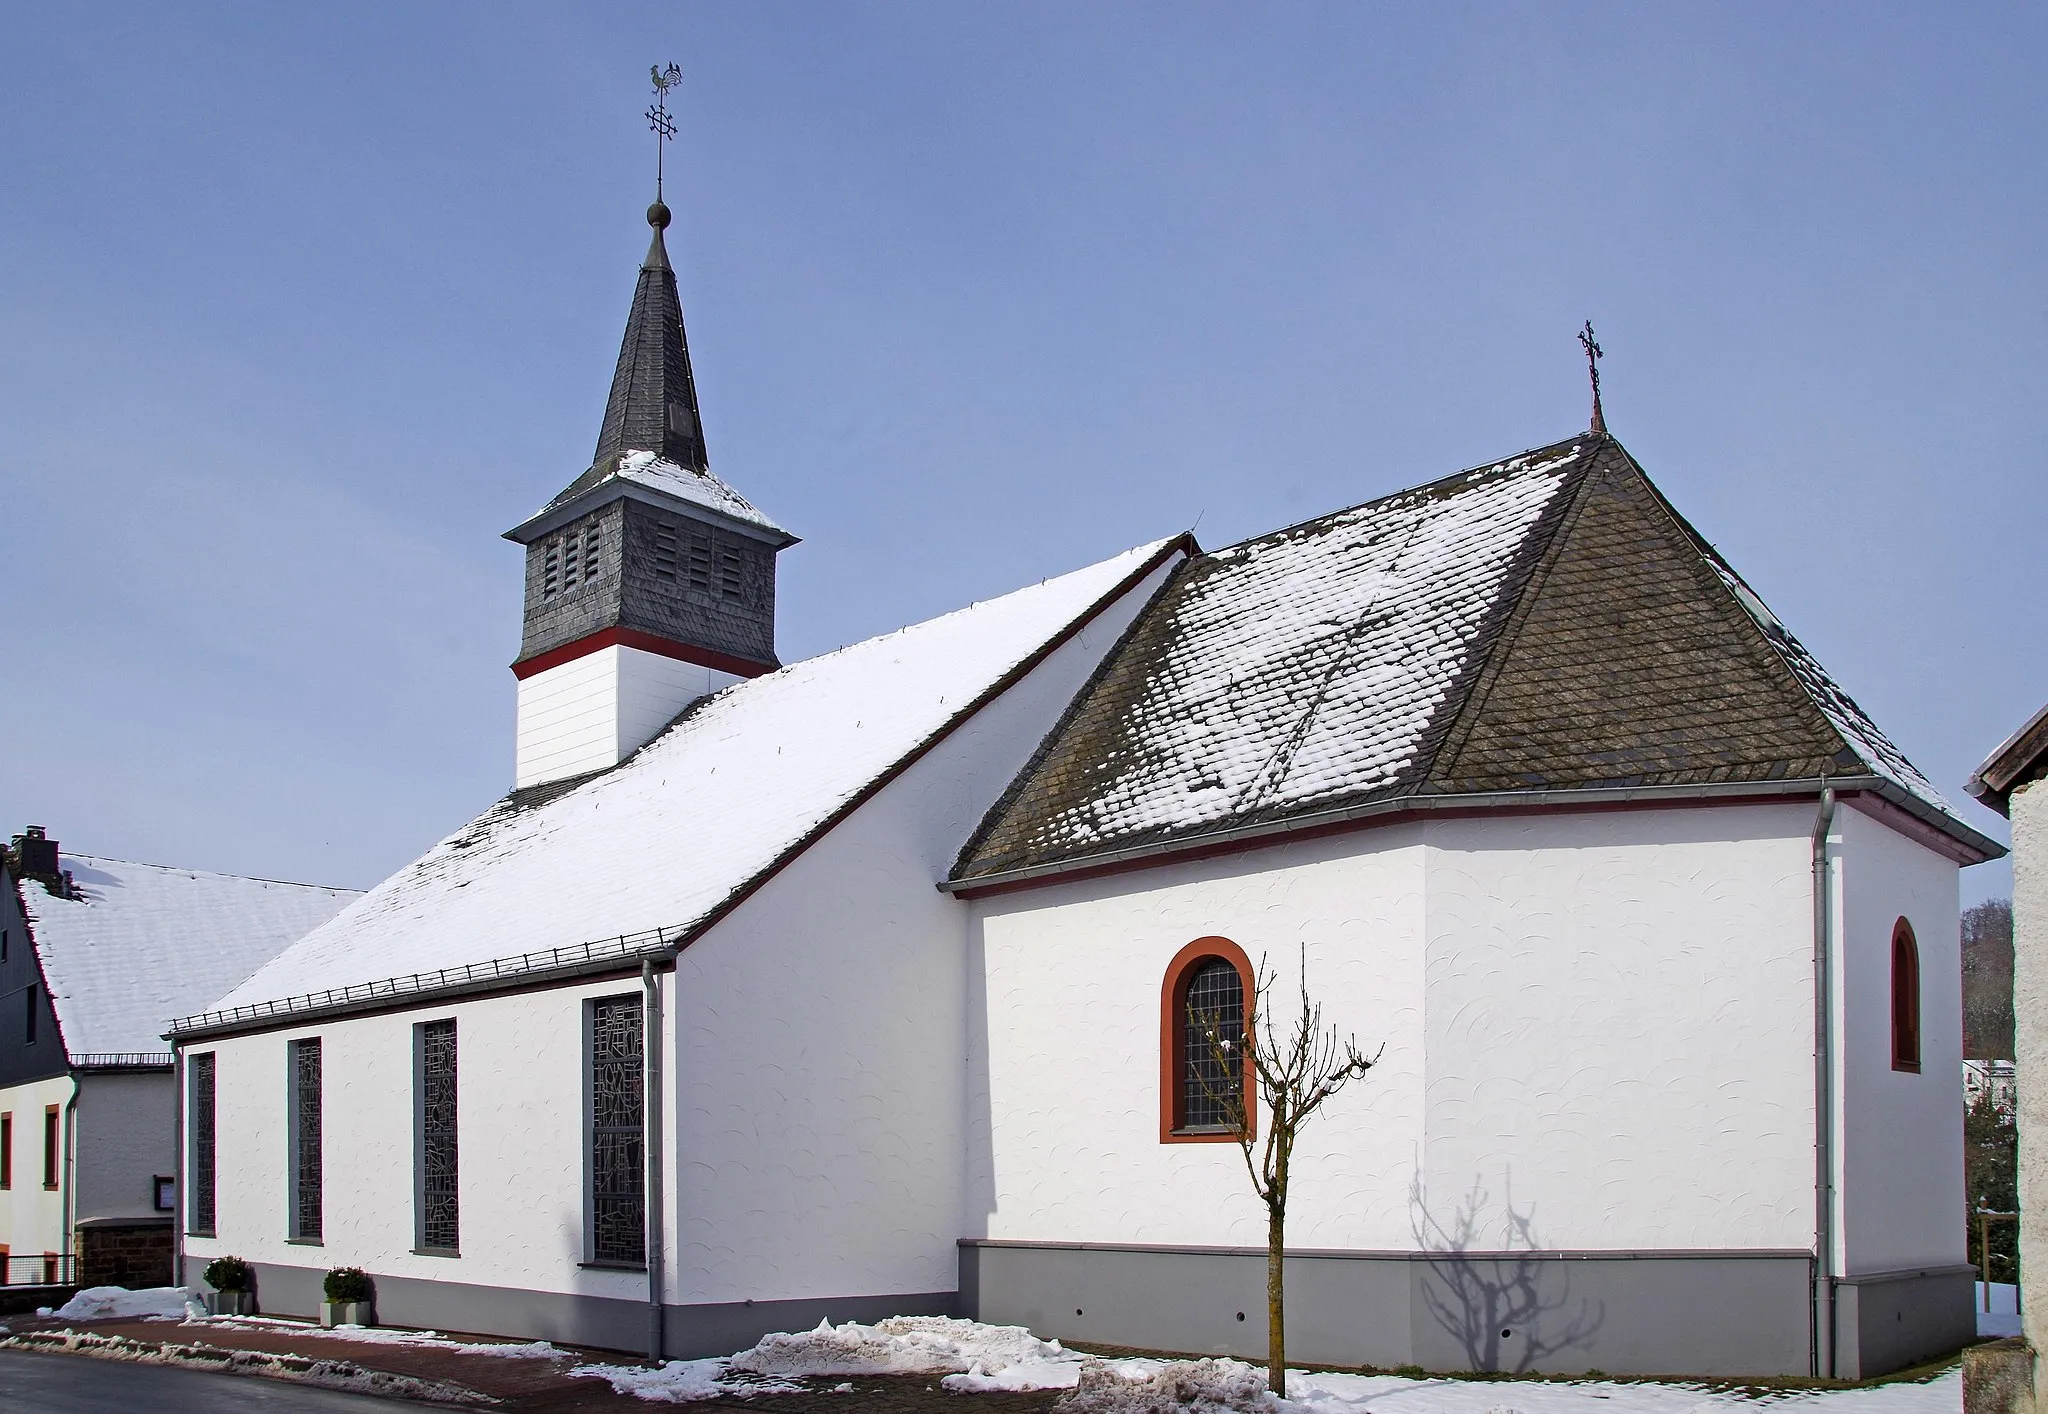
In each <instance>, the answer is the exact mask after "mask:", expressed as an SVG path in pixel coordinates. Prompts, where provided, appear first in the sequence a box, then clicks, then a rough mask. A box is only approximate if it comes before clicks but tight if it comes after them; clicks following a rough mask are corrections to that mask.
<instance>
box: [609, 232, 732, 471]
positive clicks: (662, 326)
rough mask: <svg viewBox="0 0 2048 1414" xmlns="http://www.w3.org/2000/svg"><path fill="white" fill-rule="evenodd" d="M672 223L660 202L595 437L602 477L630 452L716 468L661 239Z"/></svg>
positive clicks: (696, 467) (705, 468) (679, 301)
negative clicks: (707, 451) (707, 443)
mask: <svg viewBox="0 0 2048 1414" xmlns="http://www.w3.org/2000/svg"><path fill="white" fill-rule="evenodd" d="M670 219H671V218H670V215H669V209H668V207H667V206H665V205H664V204H662V203H661V202H659V201H656V202H655V203H654V205H652V206H650V207H648V208H647V224H648V225H650V226H652V227H653V228H654V239H653V240H652V241H650V242H649V243H648V246H647V259H646V260H644V261H642V262H641V265H640V280H639V283H638V284H637V285H635V286H634V288H633V308H632V312H631V313H630V314H628V315H627V316H626V337H625V339H624V340H623V341H622V342H621V343H620V345H619V363H618V367H617V369H616V370H615V371H614V372H613V373H612V392H611V397H610V398H608V399H607V400H606V402H605V406H604V426H603V428H602V429H601V430H600V431H599V432H598V435H597V452H596V455H595V457H594V458H593V459H592V469H593V470H597V471H599V472H600V473H602V472H603V471H605V470H609V469H610V467H611V464H612V463H614V462H615V461H617V459H618V458H619V457H620V456H621V455H622V454H623V453H626V452H659V453H660V454H661V455H662V456H664V457H666V458H667V459H668V460H670V461H672V462H675V463H677V464H678V465H680V466H685V467H689V468H690V469H691V470H693V471H709V470H710V469H711V463H710V460H709V458H708V457H706V455H705V452H704V431H703V426H702V424H701V423H700V422H699V420H698V414H697V383H696V380H695V379H694V378H693V377H692V376H691V374H690V349H689V345H688V343H686V342H685V340H684V338H683V302H682V298H681V296H679V295H678V294H677V293H676V276H675V271H674V270H673V269H672V268H671V267H670V265H669V262H668V247H667V245H666V244H665V243H664V241H663V239H662V231H663V230H664V229H666V228H667V226H668V223H669V221H670Z"/></svg>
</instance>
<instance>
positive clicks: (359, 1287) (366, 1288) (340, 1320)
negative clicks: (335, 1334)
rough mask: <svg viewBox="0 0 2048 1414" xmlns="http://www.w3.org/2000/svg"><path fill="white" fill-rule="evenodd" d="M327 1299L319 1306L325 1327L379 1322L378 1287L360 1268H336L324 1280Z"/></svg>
mask: <svg viewBox="0 0 2048 1414" xmlns="http://www.w3.org/2000/svg"><path fill="white" fill-rule="evenodd" d="M321 1289H322V1290H324V1291H325V1292H326V1293H327V1301H326V1303H325V1304H324V1305H322V1306H321V1308H320V1324H321V1325H323V1326H374V1325H376V1324H377V1310H376V1305H375V1302H376V1299H377V1288H376V1287H375V1286H373V1285H372V1284H371V1282H370V1275H369V1273H368V1272H365V1271H364V1270H363V1269H362V1268H361V1267H336V1268H335V1269H334V1270H333V1271H330V1272H329V1273H328V1274H327V1279H326V1280H325V1281H324V1282H322V1283H321Z"/></svg>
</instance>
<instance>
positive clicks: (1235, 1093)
mask: <svg viewBox="0 0 2048 1414" xmlns="http://www.w3.org/2000/svg"><path fill="white" fill-rule="evenodd" d="M1272 991H1273V976H1272V974H1271V973H1270V972H1269V971H1268V970H1267V968H1266V964H1265V962H1264V961H1263V960H1261V961H1260V963H1259V972H1258V976H1257V978H1256V979H1255V980H1254V984H1253V989H1252V996H1251V997H1250V998H1248V999H1247V1000H1248V1001H1249V1002H1250V1003H1251V1006H1250V1008H1249V1012H1248V1014H1247V1015H1245V1016H1244V1018H1243V1019H1242V1023H1241V1024H1240V1021H1239V1019H1238V1018H1236V1017H1231V1016H1225V1015H1222V1014H1220V1013H1218V1012H1216V1011H1203V1010H1198V1009H1196V1008H1193V1007H1190V1008H1189V1010H1188V1026H1189V1028H1190V1029H1191V1030H1192V1031H1193V1032H1194V1033H1195V1034H1196V1035H1197V1036H1199V1037H1201V1038H1202V1041H1203V1043H1204V1044H1205V1045H1206V1046H1207V1048H1208V1052H1209V1059H1210V1064H1208V1065H1196V1066H1191V1067H1189V1069H1190V1071H1191V1072H1192V1074H1193V1075H1194V1076H1195V1078H1196V1083H1197V1084H1199V1085H1200V1086H1201V1089H1202V1091H1203V1093H1204V1094H1205V1095H1206V1096H1207V1097H1208V1099H1209V1101H1210V1102H1211V1103H1212V1104H1214V1105H1215V1106H1216V1107H1217V1109H1218V1110H1220V1111H1221V1112H1222V1114H1223V1117H1224V1123H1225V1124H1226V1125H1227V1127H1228V1128H1229V1130H1230V1132H1231V1133H1232V1134H1234V1135H1235V1136H1236V1138H1237V1144H1238V1148H1239V1149H1240V1150H1242V1151H1243V1153H1244V1167H1245V1172H1246V1173H1248V1174H1250V1175H1251V1180H1252V1191H1253V1192H1254V1193H1256V1194H1257V1195H1258V1197H1259V1201H1260V1202H1262V1203H1264V1204H1265V1205H1266V1383H1267V1385H1268V1387H1269V1388H1271V1389H1272V1391H1273V1393H1275V1394H1277V1395H1281V1396H1283V1397H1284V1396H1285V1395H1286V1393H1287V1289H1286V1279H1285V1276H1284V1274H1283V1257H1284V1255H1285V1252H1286V1234H1287V1185H1288V1180H1289V1178H1290V1176H1291V1171H1292V1166H1293V1162H1294V1141H1295V1140H1296V1138H1298V1137H1299V1136H1300V1134H1301V1127H1302V1126H1303V1125H1304V1124H1306V1123H1307V1122H1308V1118H1309V1116H1310V1115H1312V1114H1314V1113H1315V1112H1316V1111H1317V1110H1318V1109H1320V1108H1321V1107H1322V1104H1323V1102H1324V1101H1325V1100H1327V1099H1329V1098H1330V1097H1331V1096H1332V1095H1335V1094H1336V1093H1337V1092H1338V1091H1339V1090H1342V1089H1343V1088H1344V1087H1345V1086H1346V1085H1347V1084H1349V1083H1350V1082H1351V1081H1353V1080H1355V1079H1357V1078H1358V1077H1359V1076H1361V1075H1364V1074H1365V1073H1366V1072H1367V1071H1368V1070H1371V1069H1372V1068H1373V1066H1374V1065H1376V1064H1377V1063H1378V1062H1379V1058H1380V1056H1381V1055H1382V1054H1384V1052H1385V1051H1386V1047H1385V1046H1381V1047H1380V1049H1379V1050H1378V1051H1375V1052H1373V1054H1372V1057H1371V1058H1370V1059H1367V1058H1366V1056H1364V1055H1363V1054H1362V1053H1361V1052H1360V1051H1359V1049H1358V1042H1357V1038H1356V1037H1351V1038H1347V1039H1343V1040H1340V1039H1339V1038H1338V1036H1337V1029H1336V1028H1335V1027H1334V1026H1333V1027H1329V1028H1327V1029H1326V1028H1325V1027H1324V1026H1323V1008H1322V1005H1321V1004H1320V1003H1318V1002H1315V1001H1312V1000H1310V998H1309V994H1308V949H1307V947H1306V946H1304V947H1303V948H1302V970H1301V1010H1300V1012H1299V1013H1297V1014H1296V1016H1295V1018H1294V1027H1293V1030H1292V1031H1291V1032H1290V1033H1289V1035H1288V1036H1287V1039H1286V1041H1285V1042H1284V1043H1283V1042H1282V1041H1281V1039H1280V1036H1279V1033H1278V1032H1277V1031H1275V1029H1274V1027H1273V1016H1272V1012H1271V1009H1270V1008H1269V1007H1268V1006H1267V1002H1268V1000H1269V999H1270V998H1271V995H1272ZM1247 1069H1249V1070H1250V1071H1251V1078H1253V1079H1254V1080H1256V1082H1257V1097H1256V1098H1254V1097H1253V1095H1252V1094H1250V1093H1249V1090H1250V1087H1249V1086H1247V1085H1246V1084H1245V1080H1246V1076H1245V1072H1246V1070H1247ZM1258 1100H1263V1101H1264V1102H1265V1110H1266V1114H1267V1116H1268V1120H1267V1124H1266V1132H1265V1135H1264V1137H1263V1138H1261V1136H1260V1135H1259V1134H1258V1126H1257V1123H1256V1121H1257V1119H1258V1114H1257V1109H1256V1106H1257V1102H1258Z"/></svg>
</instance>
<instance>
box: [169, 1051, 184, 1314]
mask: <svg viewBox="0 0 2048 1414" xmlns="http://www.w3.org/2000/svg"><path fill="white" fill-rule="evenodd" d="M185 1212H186V1208H185V1048H184V1047H183V1046H182V1045H178V1046H173V1047H172V1048H171V1285H172V1286H183V1285H184V1284H185Z"/></svg>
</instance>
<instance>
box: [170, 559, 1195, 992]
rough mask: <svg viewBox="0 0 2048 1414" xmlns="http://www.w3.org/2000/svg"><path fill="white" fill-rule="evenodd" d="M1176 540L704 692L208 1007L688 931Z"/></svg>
mask: <svg viewBox="0 0 2048 1414" xmlns="http://www.w3.org/2000/svg"><path fill="white" fill-rule="evenodd" d="M1179 543H1180V542H1177V541H1160V542H1158V543H1156V544H1152V545H1145V546H1140V547H1139V548H1137V549H1135V550H1131V551H1128V552H1127V553H1125V554H1122V555H1118V556H1116V557H1115V558H1113V559H1109V560H1104V561H1103V562H1102V563H1100V564H1097V565H1092V566H1090V567H1088V568H1087V569H1083V570H1078V571H1076V572H1074V573H1072V574H1068V575H1063V576H1061V577H1060V578H1057V579H1051V580H1046V581H1045V582H1043V583H1041V584H1037V585H1034V586H1032V587H1030V588H1028V589H1022V590H1019V591H1017V592H1015V593H1013V594H1007V595H1004V596H1003V597H1002V598H999V599H992V600H988V601H986V602H983V603H979V604H975V605H972V606H971V607H969V608H965V609H961V610H958V611H956V612H954V613H951V614H947V615H945V616H944V617H941V618H936V619H932V620H929V621H927V622H925V623H921V624H916V625H913V626H911V627H909V628H904V629H900V630H898V631H896V632H894V633H890V634H885V635H883V636H882V637H879V638H871V639H868V640H867V641H865V642H862V643H856V644H854V645H852V646H851V647H847V648H842V649H839V650H838V651H836V652H833V653H827V654H824V655H823V656H821V657H817V658H812V659H809V660H807V661H805V662H801V663H795V664H792V665H791V666H789V667H785V668H782V669H779V670H777V671H776V672H773V673H769V674H766V675H765V676H762V677H758V678H753V679H751V680H749V681H747V682H743V683H739V684H737V685H735V686H732V687H729V688H726V689H724V690H723V691H721V692H718V693H716V694H714V695H712V696H710V697H708V698H705V699H703V700H702V701H701V702H700V703H698V704H697V705H696V706H695V707H694V708H693V709H691V710H690V711H688V712H686V713H685V714H684V715H683V716H682V717H681V718H679V719H678V720H677V721H676V722H675V723H674V724H673V725H671V726H670V727H669V728H668V729H667V730H666V731H665V732H663V733H662V734H661V735H660V736H658V737H656V738H655V739H654V740H653V741H651V742H649V743H648V744H647V745H646V746H645V747H643V748H641V750H640V751H639V752H637V753H635V754H634V755H633V756H631V757H630V758H628V759H627V760H626V761H624V762H623V763H621V764H620V765H619V766H617V767H615V768H613V769H612V770H611V771H608V772H606V773H605V774H603V775H600V776H596V777H593V778H592V779H590V780H587V781H584V782H582V783H580V784H578V785H575V786H573V787H571V788H569V789H568V790H566V791H564V792H563V793H561V794H558V795H554V796H552V797H551V798H548V799H545V800H542V801H540V802H539V803H532V804H529V803H523V802H522V799H521V797H520V796H518V795H516V794H515V795H514V796H511V797H508V798H507V799H506V800H504V801H502V802H500V803H499V804H498V805H496V806H494V807H493V808H492V809H490V810H489V811H486V812H485V813H484V814H483V815H481V816H479V817H478V818H477V819H476V820H474V821H472V822H471V823H470V824H468V825H466V826H464V827H463V828H462V829H461V830H459V831H457V832H456V833H455V834H453V835H451V836H449V837H448V838H447V839H445V840H443V841H441V843H439V844H437V845H435V846H434V848H433V849H431V850H429V851H428V852H427V853H426V854H425V855H424V856H423V857H422V858H420V859H419V860H417V861H415V862H414V863H412V864H410V865H408V866H406V867H405V868H404V869H402V870H400V871H399V872H398V873H396V874H394V875H392V876H391V877H390V878H389V879H386V880H385V881H384V882H383V883H381V884H379V885H377V887H375V888H374V889H372V890H370V892H369V893H368V894H366V895H364V896H363V897H362V898H361V899H360V900H358V901H357V902H356V903H355V904H354V905H352V906H351V907H350V908H348V909H347V910H346V911H344V912H343V913H342V914H341V915H340V916H339V917H337V918H335V919H334V920H333V921H331V922H329V923H327V924H326V925H325V926H323V927H321V928H318V929H316V930H315V931H314V932H312V933H311V934H310V935H308V936H307V937H305V938H304V939H302V940H301V941H300V942H298V943H297V944H296V945H295V946H293V947H292V948H290V949H289V950H288V951H286V952H285V953H284V954H283V955H282V956H280V957H278V958H276V959H275V960H274V961H272V962H270V963H269V964H268V965H267V966H265V967H263V968H262V969H261V970H259V971H258V972H257V973H256V974H255V975H254V976H253V977H251V978H249V980H248V981H246V982H244V983H243V984H242V985H241V986H239V987H237V988H235V990H234V991H233V992H232V993H230V994H229V995H228V996H227V997H226V998H225V999H223V1000H222V1001H221V1002H220V1003H219V1008H218V1010H219V1011H221V1012H231V1011H233V1009H235V1008H239V1007H257V1006H263V1005H265V1004H269V1003H274V1002H279V1001H282V1000H285V999H292V998H300V997H307V996H311V995H313V994H318V993H328V992H335V991H339V990H341V989H346V988H349V987H354V986H359V985H364V984H369V983H376V982H382V981H383V980H385V979H392V978H401V977H414V976H417V975H419V974H423V973H439V972H443V971H455V970H459V969H464V968H468V967H471V966H473V965H477V964H483V963H487V962H490V961H492V960H495V959H505V958H512V957H516V956H520V955H525V954H534V953H541V952H544V951H546V950H549V949H554V948H557V947H562V946H565V945H574V944H579V943H583V942H584V941H585V940H595V939H608V938H613V937H616V936H620V935H634V934H639V933H643V932H650V931H651V930H654V929H657V928H662V929H668V930H672V931H674V932H677V933H685V934H686V933H687V931H688V930H689V929H691V928H692V927H694V926H696V925H698V924H699V923H701V922H703V921H704V920H706V919H708V918H711V917H713V916H714V915H715V913H716V911H717V910H719V909H720V907H721V906H722V905H724V904H725V903H726V902H727V901H728V900H730V899H731V898H733V897H734V896H735V895H736V894H737V893H739V892H740V891H741V890H743V889H744V888H746V887H747V886H748V885H749V884H750V883H752V882H753V881H755V880H756V879H757V878H759V877H760V876H762V875H764V874H765V873H767V872H769V871H771V870H772V869H774V868H775V867H777V865H778V864H779V862H780V861H781V860H782V859H783V858H785V856H786V855H787V854H788V853H789V852H790V851H792V850H794V849H796V848H798V847H800V846H801V845H802V844H803V843H804V842H805V841H807V840H808V839H809V838H811V837H812V836H813V834H814V832H816V831H817V830H819V829H820V828H822V827H825V826H827V825H828V824H829V823H830V822H832V821H833V820H834V819H835V818H836V817H837V815H838V814H839V812H841V811H842V810H843V809H844V808H846V807H847V806H849V805H851V804H853V803H855V802H856V801H858V800H859V799H860V798H861V797H862V795H863V793H864V792H865V791H867V790H868V789H869V788H870V787H872V786H873V785H874V783H875V782H877V781H878V780H881V779H883V778H885V777H886V775H887V774H888V773H889V772H890V771H891V770H892V769H893V768H895V767H896V766H897V765H898V764H899V763H901V762H902V761H903V760H905V759H906V758H907V757H909V756H910V755H911V754H912V753H914V752H916V751H918V750H920V749H921V748H923V747H924V746H925V745H927V744H928V743H929V742H930V741H931V740H933V739H934V738H935V737H936V736H937V735H939V734H940V733H942V732H943V731H945V730H946V729H947V728H948V727H949V726H950V725H951V724H953V723H954V722H956V721H958V720H963V719H964V717H965V716H966V715H967V714H969V713H970V712H971V711H972V709H973V708H974V707H975V706H976V705H978V703H979V702H980V701H981V699H982V698H983V697H984V696H985V695H986V694H988V693H989V692H990V691H992V690H993V689H994V688H996V687H997V686H998V685H1000V684H1001V683H1002V682H1003V681H1004V679H1005V678H1006V676H1007V675H1009V674H1010V673H1011V672H1013V671H1014V670H1016V669H1018V668H1020V667H1021V666H1023V665H1025V664H1027V663H1029V662H1030V661H1031V660H1032V659H1033V658H1034V657H1035V655H1037V654H1038V653H1040V652H1041V651H1042V650H1044V649H1045V648H1046V646H1047V645H1048V644H1050V643H1053V642H1055V641H1056V640H1058V639H1059V638H1060V637H1061V636H1062V635H1063V634H1064V633H1066V632H1067V631H1068V630H1069V629H1071V628H1072V627H1073V626H1074V625H1076V624H1077V623H1079V622H1081V621H1083V620H1084V619H1086V618H1087V617H1088V616H1089V615H1091V614H1092V613H1093V612H1094V610H1095V609H1096V608H1097V607H1098V606H1099V605H1101V604H1102V603H1104V602H1105V601H1106V600H1107V599H1109V598H1111V597H1113V596H1114V595H1116V594H1118V593H1121V592H1123V591H1124V590H1125V589H1126V588H1127V587H1128V586H1130V585H1131V584H1134V583H1135V582H1136V581H1137V579H1138V578H1140V577H1142V575H1143V574H1145V573H1147V572H1149V570H1150V569H1151V568H1152V567H1153V566H1155V565H1157V564H1158V563H1160V562H1162V561H1163V560H1164V559H1165V558H1166V557H1167V556H1168V555H1170V554H1172V553H1174V550H1175V547H1176V546H1177V545H1178V544H1179ZM192 1020H193V1023H194V1025H195V1026H196V1025H198V1024H200V1021H199V1019H198V1018H193V1019H192Z"/></svg>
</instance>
